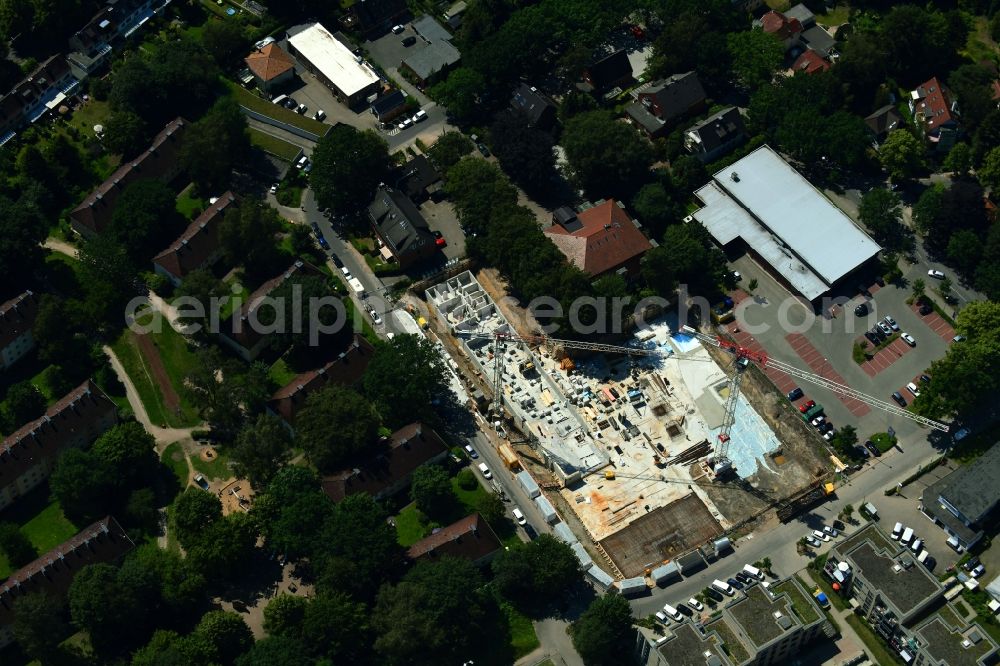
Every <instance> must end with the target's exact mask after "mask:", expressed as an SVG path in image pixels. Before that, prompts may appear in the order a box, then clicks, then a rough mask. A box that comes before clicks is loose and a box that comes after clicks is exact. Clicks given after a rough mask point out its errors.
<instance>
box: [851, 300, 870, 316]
mask: <svg viewBox="0 0 1000 666" xmlns="http://www.w3.org/2000/svg"><path fill="white" fill-rule="evenodd" d="M854 314H856V315H857V316H859V317H864V316H865V315H866V314H868V304H867V303H859V304H858V306H857V307H856V308H854Z"/></svg>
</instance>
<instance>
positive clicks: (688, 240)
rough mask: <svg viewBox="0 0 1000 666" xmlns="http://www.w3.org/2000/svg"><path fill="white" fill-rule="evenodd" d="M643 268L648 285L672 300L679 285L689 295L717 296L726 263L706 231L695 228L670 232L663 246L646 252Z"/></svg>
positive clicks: (679, 227)
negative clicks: (685, 288) (681, 285)
mask: <svg viewBox="0 0 1000 666" xmlns="http://www.w3.org/2000/svg"><path fill="white" fill-rule="evenodd" d="M640 268H641V270H642V277H643V279H644V280H645V281H646V284H647V285H649V287H650V288H651V289H653V290H655V291H656V292H657V293H658V294H660V295H661V296H664V297H666V298H670V297H671V296H672V295H673V292H674V290H676V289H677V286H678V284H683V285H686V286H687V290H688V293H691V294H700V295H706V296H714V295H715V292H716V291H718V286H719V284H721V282H722V278H723V275H724V273H725V271H726V259H725V256H723V255H722V253H721V251H720V250H718V248H716V247H715V246H714V245H712V243H711V241H710V240H709V239H708V237H707V234H706V233H705V230H704V229H703V228H702V227H701V226H699V225H694V224H678V225H674V226H671V227H668V228H667V231H666V233H665V234H664V235H663V242H662V243H660V245H659V246H658V247H654V248H653V249H652V250H650V251H649V252H647V253H646V254H645V255H644V256H643V258H642V261H641V264H640Z"/></svg>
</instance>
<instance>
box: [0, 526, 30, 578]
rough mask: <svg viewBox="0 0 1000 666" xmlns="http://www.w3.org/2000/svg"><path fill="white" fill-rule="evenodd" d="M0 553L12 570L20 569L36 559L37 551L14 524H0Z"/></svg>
mask: <svg viewBox="0 0 1000 666" xmlns="http://www.w3.org/2000/svg"><path fill="white" fill-rule="evenodd" d="M0 552H3V554H4V555H5V556H6V557H7V562H8V563H10V565H11V566H12V567H13V568H14V569H20V568H21V567H23V566H24V565H26V564H30V563H31V562H33V561H34V560H35V558H37V557H38V549H37V548H35V546H34V544H32V543H31V540H30V539H28V537H26V536H25V535H24V532H22V531H21V530H20V529H19V528H18V526H17V525H15V524H14V523H0Z"/></svg>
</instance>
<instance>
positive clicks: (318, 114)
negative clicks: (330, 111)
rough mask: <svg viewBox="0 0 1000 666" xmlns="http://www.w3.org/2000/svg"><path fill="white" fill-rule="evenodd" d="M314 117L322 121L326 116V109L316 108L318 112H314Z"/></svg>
mask: <svg viewBox="0 0 1000 666" xmlns="http://www.w3.org/2000/svg"><path fill="white" fill-rule="evenodd" d="M313 118H314V119H316V120H319V121H322V120H323V119H324V118H326V111H324V110H323V109H316V113H314V114H313Z"/></svg>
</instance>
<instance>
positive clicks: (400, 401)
mask: <svg viewBox="0 0 1000 666" xmlns="http://www.w3.org/2000/svg"><path fill="white" fill-rule="evenodd" d="M447 372H448V371H447V368H446V367H445V365H444V361H443V360H442V359H441V355H440V354H438V352H437V350H436V349H435V348H434V345H433V343H431V342H430V341H429V340H427V339H425V338H423V337H418V336H415V335H397V336H395V337H394V338H393V339H392V340H388V341H386V342H384V343H382V344H380V345H379V346H378V347H377V348H376V349H375V355H374V356H373V357H372V360H371V363H369V365H368V370H367V371H366V372H365V376H364V390H365V395H367V396H368V398H369V399H370V400H371V401H372V402H373V403H374V404H375V407H376V409H377V411H378V413H379V414H380V415H381V416H382V420H383V421H384V422H385V424H386V425H388V426H389V427H391V428H399V427H401V426H404V425H406V424H407V423H411V422H412V421H413V419H414V415H419V416H420V419H421V420H424V421H433V419H434V415H433V409H432V403H436V402H438V401H444V400H446V399H447V398H448V396H449V395H450V394H451V389H450V388H449V385H448V379H447V376H448V375H447ZM400 377H406V381H405V382H401V381H399V378H400Z"/></svg>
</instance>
